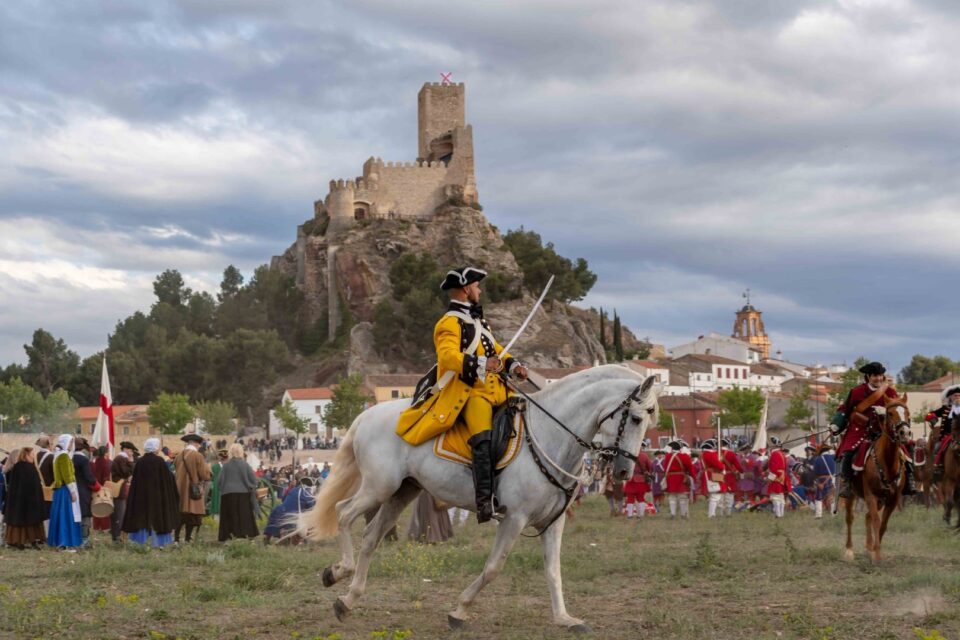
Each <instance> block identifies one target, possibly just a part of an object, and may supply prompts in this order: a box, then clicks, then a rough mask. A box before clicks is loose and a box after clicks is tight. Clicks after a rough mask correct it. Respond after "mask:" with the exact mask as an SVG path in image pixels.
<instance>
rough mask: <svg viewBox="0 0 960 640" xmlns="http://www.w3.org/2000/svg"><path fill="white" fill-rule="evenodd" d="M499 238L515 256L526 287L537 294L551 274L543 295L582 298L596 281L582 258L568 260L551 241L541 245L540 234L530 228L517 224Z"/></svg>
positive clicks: (556, 297) (550, 297) (566, 299)
mask: <svg viewBox="0 0 960 640" xmlns="http://www.w3.org/2000/svg"><path fill="white" fill-rule="evenodd" d="M503 242H504V244H505V245H506V246H507V248H508V249H509V250H510V252H511V253H512V254H513V256H514V258H516V260H517V264H518V265H519V266H520V270H521V271H522V272H523V284H524V287H525V288H526V289H527V290H528V291H531V292H534V293H537V294H539V292H540V291H541V290H543V288H544V286H546V284H547V280H549V279H550V276H551V275H552V276H554V277H555V280H554V282H553V287H551V289H550V293H549V294H547V297H548V298H549V299H551V300H560V301H563V302H572V301H574V300H582V299H583V297H584V296H586V295H587V293H588V292H589V291H590V289H591V288H592V287H593V285H594V284H595V283H596V282H597V276H596V274H594V273H593V272H591V271H590V269H589V268H588V265H587V261H586V260H584V259H583V258H577V259H576V261H575V262H572V261H570V260H569V259H567V258H564V257H563V256H561V255H559V254H557V252H556V250H555V249H554V248H553V243H550V242H548V243H547V244H546V245H545V246H544V244H543V241H542V240H541V238H540V235H539V234H537V233H536V232H534V231H526V230H525V229H524V228H523V227H520V228H519V229H516V230H513V231H509V232H507V234H506V235H505V236H503Z"/></svg>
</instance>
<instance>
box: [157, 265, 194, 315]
mask: <svg viewBox="0 0 960 640" xmlns="http://www.w3.org/2000/svg"><path fill="white" fill-rule="evenodd" d="M153 293H154V295H156V296H157V302H158V303H164V304H168V305H170V306H172V307H179V306H180V305H182V304H183V303H184V302H185V301H186V300H187V299H188V298H189V297H190V293H191V292H190V289H188V288H186V287H185V286H184V282H183V276H182V275H180V272H179V271H177V270H176V269H167V270H166V271H164V272H163V273H161V274H160V275H158V276H157V277H156V278H155V279H154V281H153Z"/></svg>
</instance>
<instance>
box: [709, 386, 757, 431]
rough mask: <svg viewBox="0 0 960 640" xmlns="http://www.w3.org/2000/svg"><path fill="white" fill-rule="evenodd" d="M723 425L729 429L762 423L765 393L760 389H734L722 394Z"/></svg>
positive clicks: (719, 401) (718, 401) (720, 398)
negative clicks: (761, 416) (761, 415)
mask: <svg viewBox="0 0 960 640" xmlns="http://www.w3.org/2000/svg"><path fill="white" fill-rule="evenodd" d="M717 404H718V405H720V420H721V421H722V422H721V424H723V425H724V426H728V427H740V426H749V425H755V424H759V423H760V414H761V412H762V411H763V393H761V392H760V390H759V389H742V388H740V387H734V388H733V389H725V390H723V391H721V392H720V395H719V397H718V398H717Z"/></svg>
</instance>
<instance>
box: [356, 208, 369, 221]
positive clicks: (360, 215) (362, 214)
mask: <svg viewBox="0 0 960 640" xmlns="http://www.w3.org/2000/svg"><path fill="white" fill-rule="evenodd" d="M353 217H354V218H355V219H357V220H363V219H365V218H366V217H367V211H366V209H362V208H360V207H357V208H356V209H354V210H353Z"/></svg>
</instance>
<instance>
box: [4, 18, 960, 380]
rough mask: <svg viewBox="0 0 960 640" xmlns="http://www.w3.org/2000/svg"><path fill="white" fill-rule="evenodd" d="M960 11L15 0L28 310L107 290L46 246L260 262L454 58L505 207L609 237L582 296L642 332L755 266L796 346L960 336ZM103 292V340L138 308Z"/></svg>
mask: <svg viewBox="0 0 960 640" xmlns="http://www.w3.org/2000/svg"><path fill="white" fill-rule="evenodd" d="M958 21H960V10H958V9H957V8H956V6H955V5H954V4H952V3H945V2H935V1H932V0H931V1H926V2H913V3H911V2H866V1H859V0H844V1H842V2H786V1H785V2H776V3H755V2H747V1H745V0H729V1H725V2H713V3H708V2H650V3H631V4H624V3H614V2H598V3H582V2H556V1H552V2H545V1H542V2H541V1H537V2H525V3H517V2H510V3H506V2H485V3H471V4H467V5H459V6H454V5H450V4H449V3H441V2H404V3H395V2H370V1H363V2H352V3H336V2H317V3H302V2H292V1H291V2H272V3H263V2H257V1H253V0H245V1H240V0H237V1H231V2H199V1H196V2H188V1H181V2H172V1H171V2H150V3H135V4H131V3H121V2H105V3H98V4H97V5H95V6H94V5H88V4H77V3H66V2H63V3H44V4H41V5H38V4H36V3H19V2H13V3H5V4H4V5H2V6H0V22H2V24H3V25H4V37H3V38H0V96H2V97H0V140H3V141H4V142H7V143H9V144H7V145H5V146H6V148H7V150H8V152H7V153H6V154H4V156H3V157H0V224H3V222H4V221H8V222H10V224H17V225H19V226H18V227H15V228H24V226H23V225H24V224H26V225H27V226H28V227H29V226H30V224H34V225H36V227H37V229H38V230H37V231H36V234H35V235H32V236H31V238H32V242H31V243H30V249H29V251H27V250H26V249H23V248H22V247H21V246H20V245H23V244H27V243H18V244H17V245H16V246H14V247H13V248H12V249H13V250H15V251H19V252H20V254H18V255H20V259H21V261H22V264H24V265H27V266H21V267H20V269H19V271H17V272H16V273H15V274H13V275H11V274H0V275H4V276H5V277H6V278H7V280H5V281H4V283H5V284H4V286H6V287H7V289H5V292H7V293H10V294H12V295H18V296H20V298H21V299H22V300H23V303H24V308H23V312H22V313H21V314H19V317H20V318H24V317H26V318H33V317H50V316H51V315H52V316H56V314H55V313H54V314H51V313H50V309H49V305H50V304H54V303H52V302H51V301H50V299H49V298H50V297H53V298H57V297H60V298H63V299H65V300H69V301H70V303H71V305H77V304H79V305H81V306H82V301H83V300H84V299H86V298H87V296H86V295H84V294H83V292H82V291H81V292H80V293H77V291H78V289H77V286H81V285H80V284H79V283H74V284H73V285H70V283H69V282H68V283H66V284H62V285H57V286H53V285H52V284H50V283H52V282H57V278H56V276H57V274H59V273H60V271H58V270H57V269H52V271H51V267H49V266H44V265H49V264H50V262H49V261H56V260H64V259H66V260H72V261H73V263H74V264H76V265H78V266H85V267H88V268H90V269H94V271H92V272H91V278H92V280H93V281H94V282H97V283H99V285H97V286H101V287H106V288H107V290H110V291H123V292H126V293H128V294H129V297H130V299H131V300H137V301H138V302H139V301H143V300H149V297H150V296H149V281H150V279H151V278H152V276H153V275H155V273H156V272H158V271H160V270H162V269H164V268H168V267H172V268H180V269H181V270H183V271H184V272H185V273H188V275H190V276H191V277H193V278H194V279H195V286H197V285H200V284H206V285H208V286H210V287H215V286H216V283H217V282H218V279H219V273H220V271H222V268H223V267H224V266H225V265H226V264H227V263H230V262H233V263H236V264H238V265H239V266H241V268H243V269H245V270H246V271H248V272H249V270H250V269H252V268H253V267H254V266H256V265H257V264H261V263H263V262H266V261H267V260H268V259H269V257H270V255H273V254H277V253H280V252H281V251H283V249H284V248H285V247H286V246H287V245H288V244H289V242H290V241H292V239H293V232H294V227H295V225H296V224H298V223H300V222H302V221H303V220H304V219H306V218H307V217H309V216H310V215H311V211H312V202H313V200H315V199H317V198H320V197H322V196H323V195H324V193H325V191H326V188H325V185H326V183H327V181H328V180H329V179H331V178H340V177H350V176H353V175H356V174H357V173H359V171H360V166H361V164H362V162H363V160H364V159H365V158H366V157H367V156H369V155H376V156H381V157H383V158H384V159H386V160H410V159H412V158H413V157H414V155H415V149H416V129H415V124H416V101H415V94H416V91H417V89H418V88H419V86H420V84H421V83H422V82H424V81H436V80H439V72H440V71H450V70H452V71H454V80H456V81H465V82H467V85H468V105H467V110H468V120H469V121H470V122H471V123H472V124H473V125H474V135H475V142H476V150H477V162H478V166H477V173H478V182H479V190H480V194H481V199H482V201H483V203H484V205H485V211H486V212H487V213H488V215H489V217H490V218H491V220H492V222H494V223H495V224H497V225H498V226H499V227H500V228H501V229H508V228H517V227H519V226H520V225H525V226H526V227H527V228H530V229H535V230H537V231H539V232H540V233H541V235H542V236H543V238H544V240H546V241H552V242H555V243H556V246H557V248H558V250H560V251H561V253H563V254H565V255H570V256H583V257H586V258H587V259H588V260H589V261H590V264H591V267H592V268H593V269H594V270H595V271H597V273H598V274H599V275H600V281H599V283H598V284H597V286H596V287H595V289H594V291H593V292H592V293H591V295H590V297H589V298H588V299H587V301H586V302H587V303H588V304H602V305H603V306H604V307H613V306H616V307H617V308H618V310H619V312H620V313H621V315H622V316H623V317H624V319H625V321H626V323H627V324H628V325H630V326H631V327H635V328H636V329H637V332H638V333H640V334H641V335H649V336H650V337H651V338H653V339H654V340H656V341H660V342H666V343H667V344H668V345H670V344H673V343H675V342H679V341H684V340H688V339H691V338H694V337H696V336H697V335H699V334H702V333H705V332H707V331H711V330H715V331H720V332H724V333H726V332H728V331H729V328H730V325H732V312H733V310H734V309H735V308H736V307H737V306H738V305H739V303H740V299H739V295H740V292H741V291H742V290H743V289H745V288H747V287H750V288H751V289H752V290H753V292H754V296H755V298H754V300H755V302H756V304H757V305H758V306H759V307H760V308H762V309H763V310H764V311H765V317H766V320H767V327H768V330H770V331H771V332H772V333H773V337H774V341H775V343H779V345H780V346H781V347H782V348H783V350H784V352H785V354H787V355H790V356H791V357H794V358H797V359H804V358H806V359H811V360H823V361H833V360H836V361H840V360H844V359H846V360H848V361H849V360H851V359H852V358H854V357H856V356H857V355H860V354H861V353H865V354H867V355H871V356H872V357H877V358H881V359H885V360H887V361H888V362H889V363H891V364H893V365H895V366H897V367H899V366H901V365H902V364H904V363H905V362H906V360H908V359H909V356H910V355H911V354H912V353H915V352H925V353H934V352H944V353H948V354H953V355H954V356H956V355H958V354H957V352H958V351H960V340H957V339H955V338H952V337H950V336H951V330H950V326H951V319H950V317H949V316H951V315H952V313H944V306H943V305H944V299H943V296H944V293H945V292H947V291H949V290H950V287H951V282H950V280H949V279H950V277H951V276H950V275H949V274H950V273H951V272H955V271H956V268H957V267H958V266H960V265H958V262H960V259H958V258H957V253H956V251H955V250H954V245H955V244H956V238H957V237H960V215H957V213H958V204H960V202H958V201H960V190H958V187H957V183H956V179H955V176H956V175H957V173H958V168H960V167H958V164H960V158H958V153H957V152H956V151H955V150H956V149H957V148H958V142H960V140H958V137H960V133H958V132H960V126H958V125H960V109H958V106H960V104H958V102H960V95H958V94H957V92H956V91H955V89H954V87H956V86H958V80H960V77H958V76H960V72H958V71H957V69H956V65H955V64H954V61H955V60H956V58H957V56H958V54H960V43H958V42H957V41H956V38H955V37H954V34H955V33H956V27H957V26H958ZM14 221H15V222H14ZM25 221H26V222H25ZM29 221H33V222H32V223H31V222H29ZM78 234H79V235H80V236H81V237H83V238H90V242H91V244H92V245H93V246H90V247H85V248H84V250H83V251H71V247H70V244H69V242H67V241H68V240H69V239H70V238H75V237H77V235H78ZM97 234H109V235H110V237H111V238H112V239H113V241H114V242H115V243H117V244H118V245H122V246H123V249H122V250H103V249H98V248H97V247H96V244H95V241H94V238H95V237H96V236H97ZM57 264H59V263H57ZM58 268H59V267H58ZM96 270H99V271H96ZM124 278H127V279H128V280H129V284H128V285H126V288H124V286H123V285H118V284H117V282H122V281H123V280H124ZM39 282H44V283H47V284H46V285H44V286H43V287H40V285H38V284H37V283H39ZM38 287H39V288H38ZM112 287H120V288H119V289H111V288H112ZM145 289H146V293H144V290H145ZM43 296H47V297H46V298H44V297H43ZM931 299H933V300H938V303H936V304H933V305H931V304H929V303H928V302H927V301H928V300H931ZM947 306H948V307H949V306H950V305H949V298H947ZM952 311H953V312H956V311H957V310H956V309H955V308H954V309H952ZM83 313H85V314H86V315H84V317H85V318H88V319H89V322H86V321H85V322H81V323H77V325H78V328H76V330H74V329H70V331H73V333H72V334H70V335H67V334H68V331H67V330H64V337H67V338H68V339H69V340H71V341H76V342H77V343H78V344H84V345H95V344H96V342H97V340H96V339H95V338H92V337H91V336H93V335H97V332H99V333H103V332H104V331H105V330H107V329H109V327H112V325H113V323H114V322H115V320H116V317H117V316H118V315H122V314H113V315H111V316H110V317H104V318H102V320H101V321H100V324H99V325H98V321H97V315H96V313H95V312H93V311H90V313H87V312H86V311H84V312H83ZM8 320H9V319H4V320H3V324H2V326H3V327H4V329H3V333H4V334H5V335H7V334H9V333H10V331H11V329H10V326H11V325H10V324H8ZM10 322H12V321H10ZM20 324H22V322H20V321H19V320H18V324H17V331H23V330H24V329H23V328H22V327H20V326H19V325H20ZM29 324H30V323H29V322H28V323H27V325H25V326H28V325H29ZM95 325H96V326H95ZM27 333H29V332H27ZM27 338H28V335H27V334H24V337H23V338H21V339H20V341H25V340H26V339H27ZM8 342H9V340H8ZM16 342H17V340H14V343H16ZM776 347H777V344H775V348H776ZM14 351H15V350H14ZM0 356H2V357H0V360H3V359H4V358H6V359H10V358H21V357H22V356H21V355H20V354H19V353H14V352H13V351H11V350H9V349H8V350H5V351H4V352H3V353H2V354H0Z"/></svg>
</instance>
